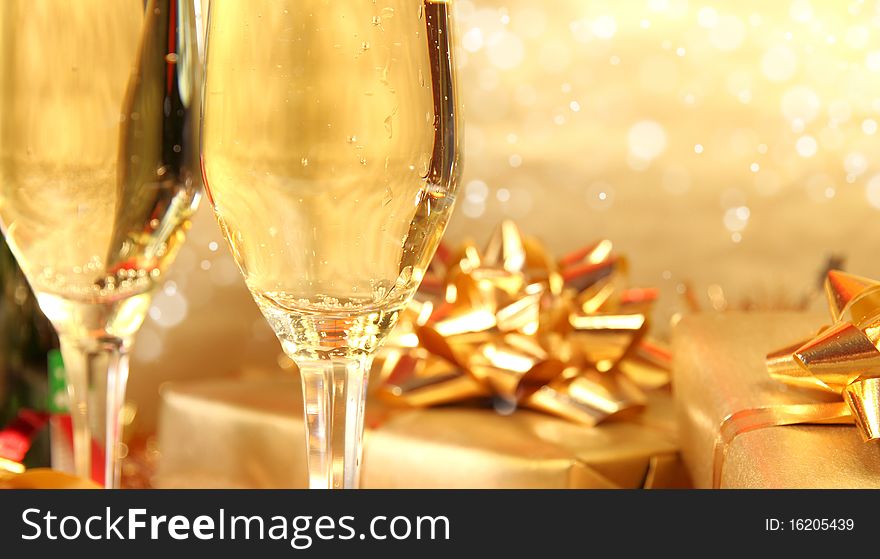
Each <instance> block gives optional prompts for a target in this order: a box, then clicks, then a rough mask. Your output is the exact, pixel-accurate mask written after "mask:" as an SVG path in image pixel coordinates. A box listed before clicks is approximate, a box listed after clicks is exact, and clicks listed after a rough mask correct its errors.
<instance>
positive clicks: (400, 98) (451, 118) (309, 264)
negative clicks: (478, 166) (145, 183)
mask: <svg viewBox="0 0 880 559" xmlns="http://www.w3.org/2000/svg"><path fill="white" fill-rule="evenodd" d="M208 21H209V23H208V39H207V45H208V46H207V55H206V56H207V58H206V70H205V72H206V73H205V80H206V82H205V89H204V93H203V95H204V97H203V115H202V117H203V119H202V170H203V175H204V178H205V184H206V188H207V191H208V195H209V198H210V199H211V202H212V204H213V206H214V213H215V215H216V216H217V220H218V222H219V224H220V228H221V230H222V231H223V234H224V236H225V237H226V240H227V241H228V244H229V246H230V248H231V250H232V254H233V256H234V257H235V260H236V261H237V263H238V265H239V267H240V268H241V271H242V274H243V275H244V278H245V281H246V283H247V286H248V288H249V289H250V291H251V293H252V295H253V297H254V299H255V300H256V302H257V304H258V306H259V307H260V309H261V311H262V312H263V315H264V316H265V317H266V319H267V320H268V322H269V324H270V325H271V326H272V328H273V329H274V331H275V333H276V335H277V336H278V338H279V340H280V342H281V345H282V347H283V349H284V351H285V353H287V355H288V356H290V358H291V359H293V360H294V361H295V362H296V364H297V365H298V368H299V371H300V375H301V379H302V387H303V395H304V402H305V419H306V429H307V449H308V460H309V486H310V487H311V488H355V487H357V485H358V469H359V466H360V459H361V438H362V433H363V414H364V398H365V388H366V382H367V375H368V371H369V368H370V363H371V360H372V357H373V354H374V352H375V351H376V350H377V349H378V348H379V346H380V345H381V344H382V342H383V340H384V339H385V338H386V336H387V335H388V333H389V332H390V331H391V329H392V328H393V327H394V325H395V324H396V322H397V319H398V315H399V313H400V312H401V310H402V309H403V308H404V307H405V306H406V305H407V303H408V302H409V301H410V299H411V298H412V296H413V293H414V292H415V290H416V289H417V288H418V285H419V282H420V281H421V279H422V276H423V274H424V271H425V269H426V266H427V264H428V262H429V260H430V258H431V257H432V255H433V253H434V251H435V249H436V248H437V244H438V242H439V241H440V238H441V236H442V235H443V231H444V229H445V227H446V223H447V220H448V219H449V215H450V212H451V210H452V206H453V202H454V200H455V191H456V188H457V184H458V177H459V173H460V164H459V153H460V150H459V146H458V143H459V132H460V131H459V123H458V118H459V116H458V115H459V111H458V107H457V95H456V90H455V84H454V79H453V72H454V65H453V60H452V47H451V37H450V33H451V13H450V6H449V3H448V2H447V1H440V0H427V1H424V2H422V1H415V0H374V1H372V2H368V1H364V0H285V1H279V0H256V1H249V2H241V1H239V0H212V1H211V5H210V13H209V16H208Z"/></svg>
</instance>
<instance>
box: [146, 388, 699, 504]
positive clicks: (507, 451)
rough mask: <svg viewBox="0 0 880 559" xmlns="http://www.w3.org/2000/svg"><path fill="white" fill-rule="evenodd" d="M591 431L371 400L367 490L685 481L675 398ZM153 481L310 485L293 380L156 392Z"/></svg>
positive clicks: (658, 397)
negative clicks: (398, 407)
mask: <svg viewBox="0 0 880 559" xmlns="http://www.w3.org/2000/svg"><path fill="white" fill-rule="evenodd" d="M648 398H649V400H650V405H649V406H648V408H647V411H646V412H645V413H643V414H641V415H640V416H639V417H638V419H637V420H636V421H627V422H608V423H605V424H603V425H601V426H599V427H596V428H593V429H589V428H584V427H583V426H580V425H576V424H574V423H571V422H569V421H566V420H564V419H560V418H555V417H552V416H549V415H546V414H541V413H536V412H532V411H527V410H519V411H516V412H514V413H513V414H512V415H510V416H501V415H498V414H497V413H495V412H494V411H492V410H489V409H479V408H464V407H462V408H459V407H446V408H432V409H414V410H390V409H388V408H386V407H384V406H383V405H382V404H381V403H380V402H378V401H371V402H369V403H368V406H367V410H368V411H367V419H366V424H367V431H366V434H365V446H364V463H363V471H362V481H361V486H362V487H365V488H499V489H500V488H617V487H626V488H638V487H676V486H683V485H686V484H687V477H686V474H685V472H684V469H683V467H682V464H681V461H680V459H679V456H678V451H677V445H676V442H675V441H676V431H675V429H676V427H675V424H674V421H673V419H672V401H671V398H670V397H669V395H668V394H666V393H664V392H651V393H649V394H648ZM158 437H159V451H160V453H161V457H160V459H159V470H158V473H157V475H156V476H155V477H154V479H153V485H154V486H155V487H241V488H245V487H247V488H276V487H296V488H301V487H306V486H307V470H306V455H305V440H304V437H305V434H304V429H303V421H302V401H301V396H300V386H299V382H298V379H296V378H293V379H290V378H287V379H252V380H217V381H208V382H201V383H189V384H183V383H182V384H176V385H175V384H172V385H168V386H166V387H165V388H164V389H163V391H162V406H161V410H160V420H159V433H158Z"/></svg>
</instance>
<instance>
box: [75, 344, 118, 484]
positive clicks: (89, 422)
mask: <svg viewBox="0 0 880 559" xmlns="http://www.w3.org/2000/svg"><path fill="white" fill-rule="evenodd" d="M127 348H128V344H126V343H125V342H124V341H123V340H120V339H118V338H101V339H97V340H96V339H86V340H79V339H76V340H71V339H66V338H65V337H63V336H62V337H61V355H62V357H63V359H64V369H65V373H66V375H67V393H68V396H69V398H70V417H71V422H72V423H73V459H74V467H75V470H76V474H77V475H78V476H80V477H83V478H86V479H92V480H94V481H96V482H99V483H100V482H103V484H104V487H106V488H108V489H117V488H119V480H120V473H121V468H120V460H119V458H120V453H119V450H120V446H121V438H122V414H121V412H122V405H123V403H124V401H125V385H126V382H127V381H128V354H127V351H126V350H127ZM93 449H96V450H98V451H100V450H103V464H102V465H101V466H102V469H101V470H99V469H97V468H96V467H95V466H97V464H95V465H93V464H92V458H93V457H95V458H96V459H100V458H99V456H100V453H99V452H94V451H93ZM102 474H103V478H102Z"/></svg>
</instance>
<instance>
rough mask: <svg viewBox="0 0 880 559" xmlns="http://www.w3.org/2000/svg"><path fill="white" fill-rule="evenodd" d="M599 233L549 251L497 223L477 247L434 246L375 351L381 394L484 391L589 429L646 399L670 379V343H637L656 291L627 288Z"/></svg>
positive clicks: (410, 396) (423, 400) (450, 398)
mask: <svg viewBox="0 0 880 559" xmlns="http://www.w3.org/2000/svg"><path fill="white" fill-rule="evenodd" d="M626 274H627V265H626V260H625V259H624V258H622V257H620V256H617V255H615V254H613V252H612V245H611V242H610V241H607V240H603V241H600V242H598V243H595V244H593V245H590V246H587V247H584V248H582V249H580V250H577V251H575V252H573V253H572V254H569V255H568V256H565V257H564V258H562V259H561V260H559V261H558V262H557V261H554V260H553V259H551V258H550V257H549V256H548V254H547V253H546V251H545V250H544V248H543V246H542V245H541V244H540V243H538V242H536V241H535V240H534V239H531V238H528V237H524V236H523V235H522V234H521V232H520V230H519V228H518V227H517V226H516V225H515V224H514V223H513V222H511V221H505V222H503V223H502V224H501V225H500V226H499V227H498V229H497V230H496V232H495V233H494V234H493V236H492V237H491V239H490V241H489V242H488V244H487V246H486V247H485V249H484V250H482V251H480V250H478V249H477V247H476V246H475V245H474V244H473V243H470V242H468V243H465V244H464V245H463V246H462V247H460V248H459V250H458V251H457V252H456V253H455V254H450V253H449V252H448V251H447V250H445V249H443V250H440V251H438V258H435V261H434V262H433V263H432V265H431V268H429V270H428V273H427V276H426V278H425V281H424V282H423V289H422V291H421V292H420V296H419V297H418V298H417V300H416V301H414V302H413V303H412V304H411V305H410V306H409V307H408V308H407V309H406V311H405V312H404V313H402V316H401V320H400V324H399V325H398V327H397V328H396V329H395V333H394V334H393V335H392V336H393V338H392V339H390V340H388V343H387V344H386V349H385V350H384V351H383V353H382V355H381V356H380V358H379V359H377V365H376V368H377V370H378V371H377V372H378V376H379V378H380V384H379V389H378V391H379V394H380V396H382V397H384V398H385V399H386V400H389V401H391V402H392V403H397V404H404V405H411V406H432V405H440V404H448V403H454V402H462V401H465V400H471V399H474V398H494V399H495V400H496V401H500V402H502V403H504V404H505V406H504V407H505V408H507V409H510V408H512V407H514V406H524V407H528V408H532V409H537V410H541V411H544V412H549V413H553V414H556V415H558V416H561V417H564V418H567V419H569V420H571V421H574V422H577V423H581V424H584V425H595V424H597V423H599V422H601V421H603V420H606V419H609V418H611V417H625V416H628V415H629V414H631V413H635V412H638V411H640V410H641V409H642V408H643V407H644V405H645V396H644V393H643V392H642V389H643V388H646V387H651V388H655V387H660V386H663V385H665V384H667V383H668V382H669V360H670V356H669V353H668V351H667V350H666V349H665V348H663V347H661V346H660V345H658V344H656V343H654V342H651V341H649V340H648V339H646V337H645V335H646V333H647V329H648V312H649V311H650V309H651V306H652V304H653V301H654V300H655V299H656V295H657V293H656V290H653V289H627V288H626V287H625V285H624V284H625V280H626Z"/></svg>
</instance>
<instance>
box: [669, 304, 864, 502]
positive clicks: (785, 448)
mask: <svg viewBox="0 0 880 559" xmlns="http://www.w3.org/2000/svg"><path fill="white" fill-rule="evenodd" d="M827 322H828V317H827V315H825V314H815V315H812V314H801V313H752V314H745V313H725V314H712V315H693V316H689V317H686V318H684V319H683V320H682V321H681V322H680V323H679V324H678V325H677V326H676V328H675V331H674V342H673V354H674V356H675V357H674V366H673V386H674V387H675V407H676V415H677V417H678V420H679V426H680V436H681V439H680V441H681V447H682V454H683V456H684V460H685V462H686V464H687V465H688V467H689V470H690V473H691V476H692V479H693V482H694V485H695V486H696V487H699V488H709V487H712V486H713V473H714V470H715V467H716V466H717V465H718V458H717V457H716V452H715V451H716V442H717V441H718V440H719V432H720V428H721V424H722V421H724V419H725V418H727V417H728V416H730V415H731V414H735V413H738V412H743V411H745V410H755V409H759V408H766V407H769V406H784V405H797V404H813V403H822V402H828V401H834V400H835V396H833V395H823V394H821V393H818V392H816V391H810V390H805V389H801V388H796V387H793V386H788V385H786V384H783V383H781V382H779V381H777V380H773V379H772V378H770V375H769V374H768V372H767V367H766V362H765V357H766V355H767V354H768V353H769V352H771V351H774V350H776V349H778V348H780V347H784V346H786V345H791V344H792V343H794V342H797V341H799V340H802V339H804V338H808V337H810V336H812V335H813V334H815V333H816V332H817V331H818V330H819V328H820V327H821V326H822V325H823V324H826V323H827ZM836 399H838V400H839V398H836ZM721 464H722V465H723V468H721V469H720V475H719V479H718V481H720V483H719V484H717V485H719V486H720V487H724V488H880V448H878V447H877V445H876V444H870V443H868V444H866V443H864V442H862V438H861V437H860V435H859V433H858V431H857V429H856V428H855V427H854V426H846V425H792V426H774V427H766V428H762V429H756V430H753V431H748V432H743V433H741V434H738V435H737V436H736V437H735V438H733V439H732V441H730V443H729V445H727V453H726V457H724V458H723V461H722V462H721Z"/></svg>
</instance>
